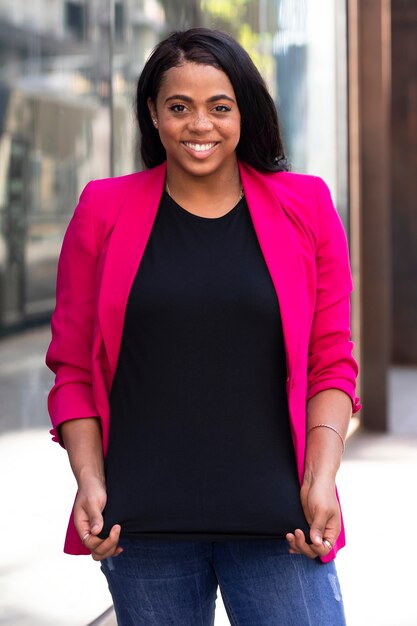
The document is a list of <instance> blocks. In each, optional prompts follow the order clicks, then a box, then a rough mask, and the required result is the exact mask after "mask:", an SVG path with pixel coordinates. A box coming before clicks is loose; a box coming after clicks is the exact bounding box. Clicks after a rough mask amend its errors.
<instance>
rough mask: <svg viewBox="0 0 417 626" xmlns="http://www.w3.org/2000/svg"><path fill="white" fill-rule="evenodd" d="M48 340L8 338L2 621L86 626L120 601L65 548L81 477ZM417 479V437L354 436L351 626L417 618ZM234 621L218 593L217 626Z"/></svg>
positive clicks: (0, 495)
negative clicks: (70, 456)
mask: <svg viewBox="0 0 417 626" xmlns="http://www.w3.org/2000/svg"><path fill="white" fill-rule="evenodd" d="M48 339H49V333H48V331H47V330H45V329H42V330H40V331H29V332H27V333H24V334H22V335H20V336H19V337H14V338H7V339H3V340H2V341H1V343H0V393H1V404H0V502H1V511H2V515H1V516H0V537H1V538H2V540H3V541H2V544H3V545H2V550H1V556H0V625H2V626H6V625H7V626H86V625H87V624H89V623H91V622H93V621H94V620H95V619H96V618H97V616H98V615H100V614H102V613H103V612H104V611H106V609H107V608H108V607H109V606H110V605H111V598H110V595H109V592H108V590H107V587H106V581H105V579H104V576H103V575H102V574H101V572H100V570H99V564H97V563H95V562H94V561H92V559H90V558H88V557H69V556H66V555H64V554H63V553H62V543H63V536H64V532H65V527H66V523H67V518H68V514H69V511H70V509H71V505H72V498H73V495H74V489H75V482H74V479H73V477H72V474H71V471H70V469H69V465H68V461H67V458H66V453H65V451H63V450H62V449H61V448H60V447H59V446H58V445H57V444H53V443H52V442H51V440H50V436H49V434H48V430H49V422H48V417H47V415H46V410H45V399H46V394H47V390H48V388H49V386H50V384H51V376H50V375H49V373H48V372H47V370H46V369H45V367H44V365H43V358H44V352H45V348H46V345H47V343H48ZM413 375H414V371H413V370H407V376H408V378H410V377H411V378H412V377H413ZM396 376H397V378H396V379H395V381H394V383H395V384H394V387H395V385H396V387H397V388H399V389H401V395H398V396H397V398H396V400H395V402H392V403H391V404H392V406H393V407H395V410H397V411H398V412H399V414H400V413H401V411H402V407H403V408H404V403H405V404H406V407H405V408H406V409H407V420H408V422H409V423H411V425H412V426H414V425H416V432H417V398H416V402H414V398H415V395H416V393H417V391H416V390H417V386H416V385H411V386H407V385H404V384H402V383H401V371H397V372H396ZM413 410H414V411H415V414H414V413H413ZM391 417H392V419H393V420H394V418H395V416H391ZM31 424H35V425H36V427H31ZM416 477H417V436H405V435H370V434H367V433H364V432H362V431H360V430H359V431H358V432H357V433H355V434H354V435H353V437H352V438H351V439H350V440H349V442H348V444H347V447H346V453H345V457H344V461H343V464H342V468H341V470H340V472H339V480H338V485H339V491H340V496H341V500H342V505H343V510H344V515H345V523H346V528H347V539H348V546H347V547H346V548H345V549H344V550H342V552H340V554H339V556H338V557H337V561H336V563H337V567H338V571H339V577H340V580H341V585H342V590H343V594H344V601H345V608H346V614H347V620H348V626H417V606H416V604H415V600H414V596H415V572H414V569H415V568H414V563H415V562H416V557H417V548H416V542H415V539H414V532H413V531H414V524H415V520H416V519H417V499H416V497H415V483H416ZM111 622H112V620H111V618H110V617H108V618H107V621H106V626H111ZM113 623H114V622H113ZM228 624H229V622H228V619H227V617H226V614H225V611H224V607H223V603H222V601H221V595H220V591H218V599H217V614H216V626H227V625H228ZM317 626H319V625H317Z"/></svg>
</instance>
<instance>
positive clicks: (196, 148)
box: [181, 141, 219, 159]
mask: <svg viewBox="0 0 417 626" xmlns="http://www.w3.org/2000/svg"><path fill="white" fill-rule="evenodd" d="M181 143H182V144H183V146H184V147H185V148H186V149H187V151H188V152H189V153H191V154H192V155H193V156H195V157H196V158H198V159H201V158H205V157H207V156H209V155H211V154H212V153H213V151H214V149H215V148H216V146H217V145H218V143H219V142H218V141H207V142H204V143H198V142H195V141H182V142H181Z"/></svg>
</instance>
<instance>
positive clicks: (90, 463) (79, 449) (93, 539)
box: [59, 418, 122, 561]
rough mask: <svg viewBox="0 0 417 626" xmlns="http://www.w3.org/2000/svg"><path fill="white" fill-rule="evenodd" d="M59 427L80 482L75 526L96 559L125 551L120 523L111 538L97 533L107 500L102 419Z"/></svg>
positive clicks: (63, 424)
mask: <svg viewBox="0 0 417 626" xmlns="http://www.w3.org/2000/svg"><path fill="white" fill-rule="evenodd" d="M59 430H60V436H61V437H62V440H63V443H64V445H65V448H66V450H67V452H68V457H69V461H70V464H71V468H72V471H73V473H74V476H75V479H76V481H77V484H78V493H77V498H76V501H75V505H74V522H75V528H76V529H77V532H78V534H79V536H80V537H81V538H82V539H83V540H84V541H83V542H84V545H85V546H86V547H87V548H88V549H89V550H91V552H92V556H93V559H94V560H96V561H99V560H102V559H105V558H107V557H108V556H117V555H118V554H120V552H121V551H122V548H120V547H118V542H119V537H120V526H119V525H118V524H117V525H114V526H113V528H112V529H111V531H110V534H109V537H108V538H107V539H104V540H103V539H99V538H98V537H97V536H96V535H98V533H99V532H100V531H101V530H102V528H103V515H102V513H103V509H104V506H105V504H106V500H107V495H106V481H105V474H104V461H103V452H102V442H101V429H100V422H99V419H98V418H83V419H74V420H68V421H65V422H63V423H62V424H61V425H60V427H59Z"/></svg>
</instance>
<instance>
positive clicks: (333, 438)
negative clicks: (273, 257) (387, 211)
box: [287, 178, 360, 558]
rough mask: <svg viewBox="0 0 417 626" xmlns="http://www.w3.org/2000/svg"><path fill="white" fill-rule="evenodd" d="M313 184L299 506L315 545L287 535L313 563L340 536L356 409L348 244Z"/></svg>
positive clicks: (326, 195) (325, 193)
mask: <svg viewBox="0 0 417 626" xmlns="http://www.w3.org/2000/svg"><path fill="white" fill-rule="evenodd" d="M315 183H316V185H315V186H316V199H317V218H318V219H317V248H316V276H317V285H316V299H315V310H314V317H313V323H312V327H311V332H310V341H309V349H308V366H307V407H306V409H307V419H306V452H305V465H304V478H303V484H302V486H301V502H302V505H303V509H304V514H305V516H306V518H307V521H308V523H309V524H310V539H311V541H312V542H313V543H312V544H310V545H309V544H307V543H306V541H305V537H304V533H303V532H302V531H301V530H300V529H297V530H296V531H295V532H294V533H289V534H288V536H287V539H288V541H289V544H290V552H301V553H303V554H306V555H307V556H309V557H311V558H315V557H317V556H324V555H326V554H327V553H328V552H329V550H330V549H331V548H330V544H331V546H333V545H334V543H335V541H336V540H337V538H338V536H339V534H340V530H341V513H340V507H339V503H338V500H337V495H336V485H335V478H336V473H337V471H338V469H339V465H340V460H341V455H342V452H343V444H342V441H341V438H342V439H343V440H344V439H345V437H346V433H347V429H348V425H349V420H350V418H351V415H352V411H353V413H356V412H357V411H358V410H359V409H360V404H359V398H357V397H356V395H355V383H356V376H357V373H358V366H357V363H356V361H355V359H354V358H353V355H352V350H353V343H352V341H351V338H350V335H351V332H350V293H351V290H352V287H353V284H352V276H351V270H350V263H349V248H348V242H347V238H346V234H345V231H344V228H343V224H342V222H341V220H340V217H339V215H338V214H337V211H336V209H335V208H334V205H333V202H332V198H331V195H330V191H329V189H328V187H327V185H326V184H325V183H324V182H323V181H322V180H321V179H318V178H317V179H315ZM318 424H328V425H329V426H332V427H333V428H335V429H336V430H337V431H338V432H339V433H340V436H341V438H340V437H339V436H338V434H337V433H336V432H334V431H333V430H331V429H330V428H325V427H320V428H314V426H317V425H318ZM312 428H313V430H312ZM323 540H325V542H330V544H327V545H326V543H323Z"/></svg>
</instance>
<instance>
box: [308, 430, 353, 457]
mask: <svg viewBox="0 0 417 626" xmlns="http://www.w3.org/2000/svg"><path fill="white" fill-rule="evenodd" d="M315 428H330V430H332V431H333V432H335V433H336V435H337V436H338V437H339V439H340V441H341V442H342V454H343V453H344V451H345V442H344V440H343V437H342V435H341V434H340V433H339V431H338V430H337V428H335V427H334V426H330V424H316V425H315V426H312V427H311V428H310V429H309V430H308V431H307V435H308V433H311V431H312V430H314V429H315Z"/></svg>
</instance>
